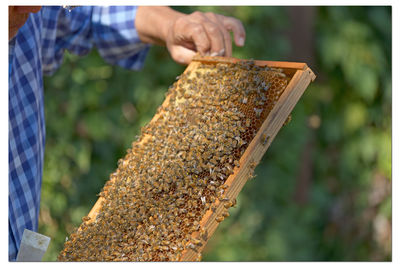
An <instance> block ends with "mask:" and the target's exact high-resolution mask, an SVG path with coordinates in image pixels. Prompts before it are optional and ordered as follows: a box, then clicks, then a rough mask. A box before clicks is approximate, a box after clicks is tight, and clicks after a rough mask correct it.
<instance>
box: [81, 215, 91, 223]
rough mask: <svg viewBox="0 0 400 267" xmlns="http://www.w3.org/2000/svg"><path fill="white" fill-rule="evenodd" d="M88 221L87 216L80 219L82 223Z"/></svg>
mask: <svg viewBox="0 0 400 267" xmlns="http://www.w3.org/2000/svg"><path fill="white" fill-rule="evenodd" d="M89 220H90V217H89V216H84V217H82V221H83V222H87V221H89Z"/></svg>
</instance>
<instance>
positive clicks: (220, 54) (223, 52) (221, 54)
mask: <svg viewBox="0 0 400 267" xmlns="http://www.w3.org/2000/svg"><path fill="white" fill-rule="evenodd" d="M224 54H225V49H224V48H222V49H221V51H219V52H218V56H223V55H224Z"/></svg>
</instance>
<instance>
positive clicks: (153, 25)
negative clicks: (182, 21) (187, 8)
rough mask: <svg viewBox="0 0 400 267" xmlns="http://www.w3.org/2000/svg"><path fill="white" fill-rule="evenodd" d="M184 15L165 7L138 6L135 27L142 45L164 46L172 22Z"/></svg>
mask: <svg viewBox="0 0 400 267" xmlns="http://www.w3.org/2000/svg"><path fill="white" fill-rule="evenodd" d="M184 15H185V14H183V13H180V12H178V11H175V10H173V9H171V8H169V7H165V6H139V7H138V10H137V13H136V18H135V27H136V30H137V32H138V34H139V38H140V40H141V41H142V42H144V43H149V44H156V45H162V46H165V44H166V39H167V35H168V30H169V28H170V27H171V25H172V24H173V22H174V21H175V20H176V19H177V18H179V17H181V16H184Z"/></svg>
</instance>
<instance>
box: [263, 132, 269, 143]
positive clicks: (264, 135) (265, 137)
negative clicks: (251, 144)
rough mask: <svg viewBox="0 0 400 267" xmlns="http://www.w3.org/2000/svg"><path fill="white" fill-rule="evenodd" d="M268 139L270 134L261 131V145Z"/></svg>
mask: <svg viewBox="0 0 400 267" xmlns="http://www.w3.org/2000/svg"><path fill="white" fill-rule="evenodd" d="M269 139H270V136H269V135H267V133H263V134H262V136H261V142H262V144H263V145H266V144H267V143H268V141H269Z"/></svg>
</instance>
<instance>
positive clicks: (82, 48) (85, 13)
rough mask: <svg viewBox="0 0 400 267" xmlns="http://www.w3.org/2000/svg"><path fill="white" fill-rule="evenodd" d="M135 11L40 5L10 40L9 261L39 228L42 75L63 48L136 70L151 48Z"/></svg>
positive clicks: (56, 61) (55, 65)
mask: <svg viewBox="0 0 400 267" xmlns="http://www.w3.org/2000/svg"><path fill="white" fill-rule="evenodd" d="M136 10H137V8H136V7H122V6H119V7H87V6H86V7H83V6H82V7H77V8H75V9H73V10H72V11H71V12H69V11H68V10H65V9H63V8H61V7H50V6H46V7H43V8H42V9H41V10H40V11H39V12H38V13H36V14H31V15H30V16H29V18H28V20H27V21H26V23H25V24H24V25H23V26H22V27H21V28H20V29H19V31H18V33H17V35H16V36H15V37H14V38H13V39H12V40H10V42H9V80H8V82H9V126H8V127H9V128H8V133H9V178H8V179H9V196H8V200H9V202H8V208H9V215H8V222H9V224H8V225H9V226H8V229H9V260H10V261H13V260H15V258H16V255H17V252H18V249H19V245H20V242H21V237H22V233H23V231H24V229H25V228H27V229H29V230H33V231H37V229H38V216H39V205H40V189H41V183H42V167H43V156H44V144H45V122H44V110H43V108H44V106H43V80H42V73H44V74H52V73H53V72H54V71H56V70H57V68H58V67H59V66H60V64H61V62H62V59H63V52H64V50H65V49H67V50H69V51H70V52H72V53H74V54H78V55H85V54H87V53H88V52H89V51H90V50H91V49H92V47H93V46H96V48H97V49H98V51H99V53H100V54H101V56H102V57H103V58H104V60H106V61H107V62H109V63H111V64H114V65H119V66H121V67H124V68H128V69H133V70H138V69H140V68H141V67H142V65H143V62H144V59H145V56H146V52H147V51H148V48H149V46H148V45H146V44H144V43H141V42H140V40H139V37H138V34H137V32H136V29H135V24H134V19H135V15H136Z"/></svg>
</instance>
